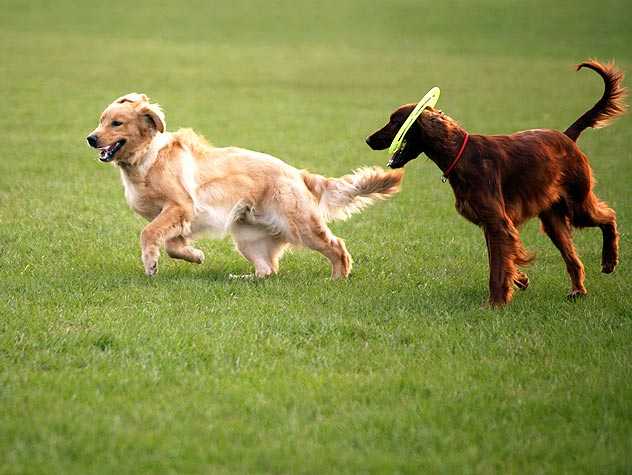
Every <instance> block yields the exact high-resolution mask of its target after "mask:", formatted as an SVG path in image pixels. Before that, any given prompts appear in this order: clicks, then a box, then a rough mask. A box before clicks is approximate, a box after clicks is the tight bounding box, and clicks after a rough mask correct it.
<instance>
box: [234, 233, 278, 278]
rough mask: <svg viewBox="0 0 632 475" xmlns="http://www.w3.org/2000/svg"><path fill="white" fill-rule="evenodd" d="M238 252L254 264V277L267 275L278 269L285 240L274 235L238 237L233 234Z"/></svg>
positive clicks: (274, 272)
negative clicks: (255, 237) (250, 237)
mask: <svg viewBox="0 0 632 475" xmlns="http://www.w3.org/2000/svg"><path fill="white" fill-rule="evenodd" d="M235 244H236V246H237V250H238V251H239V253H240V254H241V255H242V256H244V257H245V258H246V259H248V260H249V261H250V262H251V263H252V264H253V265H254V266H255V276H256V277H268V276H269V275H272V274H276V273H277V272H278V270H279V259H280V258H281V255H282V254H283V251H284V250H285V248H286V247H287V242H286V241H284V240H282V239H280V238H278V237H275V236H262V237H260V238H258V239H243V238H242V239H240V238H239V237H238V236H235Z"/></svg>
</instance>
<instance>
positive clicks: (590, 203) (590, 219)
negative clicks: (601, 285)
mask: <svg viewBox="0 0 632 475" xmlns="http://www.w3.org/2000/svg"><path fill="white" fill-rule="evenodd" d="M573 225H574V226H576V227H578V228H585V227H597V226H599V228H601V233H602V235H603V247H602V251H601V272H603V273H604V274H610V273H611V272H612V271H614V269H615V267H616V266H617V264H618V263H619V232H618V231H617V215H616V213H615V212H614V210H613V209H612V208H610V207H608V205H607V204H606V203H604V202H603V201H601V200H599V198H597V197H596V196H595V194H594V193H592V192H590V193H589V195H588V196H587V197H586V199H585V200H584V202H583V203H581V204H577V203H575V204H574V206H573Z"/></svg>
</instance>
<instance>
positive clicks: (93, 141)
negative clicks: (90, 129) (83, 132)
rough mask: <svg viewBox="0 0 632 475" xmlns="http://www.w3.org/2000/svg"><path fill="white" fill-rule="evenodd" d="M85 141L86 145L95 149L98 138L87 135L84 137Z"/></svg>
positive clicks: (93, 135)
mask: <svg viewBox="0 0 632 475" xmlns="http://www.w3.org/2000/svg"><path fill="white" fill-rule="evenodd" d="M86 140H87V141H88V144H90V146H91V147H93V148H96V147H97V143H98V138H97V136H96V135H95V134H91V135H88V136H87V137H86Z"/></svg>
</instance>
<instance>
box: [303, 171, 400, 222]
mask: <svg viewBox="0 0 632 475" xmlns="http://www.w3.org/2000/svg"><path fill="white" fill-rule="evenodd" d="M302 173H303V181H304V182H305V185H306V186H307V188H308V189H309V191H311V193H312V194H313V195H314V197H315V198H316V200H317V201H318V206H319V208H320V210H321V214H322V216H323V218H324V219H325V220H326V221H333V220H335V219H340V220H344V219H347V218H348V217H349V216H351V215H352V214H354V213H359V212H360V211H362V210H363V209H364V208H366V207H367V206H369V205H371V204H372V203H373V202H374V201H375V200H384V199H386V198H389V197H390V196H391V195H394V194H395V193H397V192H398V191H399V185H400V183H401V181H402V178H403V177H404V172H403V170H393V171H385V170H383V169H381V168H379V167H372V168H358V169H357V170H355V171H354V172H353V173H351V174H350V175H345V176H343V177H340V178H325V177H324V176H320V175H314V174H312V173H309V172H306V171H303V172H302Z"/></svg>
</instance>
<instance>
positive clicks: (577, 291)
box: [566, 289, 588, 301]
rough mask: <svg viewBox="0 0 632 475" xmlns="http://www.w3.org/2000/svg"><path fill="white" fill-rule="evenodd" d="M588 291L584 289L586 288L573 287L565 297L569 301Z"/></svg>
mask: <svg viewBox="0 0 632 475" xmlns="http://www.w3.org/2000/svg"><path fill="white" fill-rule="evenodd" d="M587 293H588V292H587V291H586V289H573V290H571V292H570V293H569V294H568V295H567V296H566V298H567V299H568V300H570V301H575V300H577V299H579V298H581V297H583V296H584V295H586V294H587Z"/></svg>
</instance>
